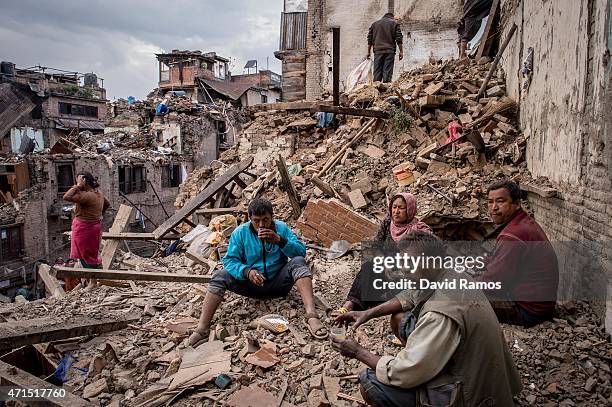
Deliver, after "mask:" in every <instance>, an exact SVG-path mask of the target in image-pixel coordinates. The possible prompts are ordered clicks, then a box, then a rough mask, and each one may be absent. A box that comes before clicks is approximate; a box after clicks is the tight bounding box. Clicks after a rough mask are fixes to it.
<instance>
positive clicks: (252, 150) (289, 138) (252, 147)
mask: <svg viewBox="0 0 612 407" xmlns="http://www.w3.org/2000/svg"><path fill="white" fill-rule="evenodd" d="M295 143H296V135H295V134H294V133H291V134H281V133H280V132H279V131H278V130H274V129H273V128H271V127H264V126H259V125H257V124H254V125H251V126H250V127H249V128H247V129H245V130H243V132H242V133H241V134H240V136H239V138H238V155H239V156H241V157H243V156H247V155H252V156H253V157H254V160H253V167H258V166H261V165H265V164H266V163H268V162H269V161H270V160H271V159H273V158H274V157H276V156H277V155H278V153H281V154H282V156H283V157H285V158H287V157H290V156H291V155H293V153H294V151H295Z"/></svg>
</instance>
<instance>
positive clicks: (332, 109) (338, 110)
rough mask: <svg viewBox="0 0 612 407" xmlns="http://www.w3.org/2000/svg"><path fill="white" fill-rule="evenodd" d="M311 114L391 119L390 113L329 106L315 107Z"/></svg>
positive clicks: (319, 105)
mask: <svg viewBox="0 0 612 407" xmlns="http://www.w3.org/2000/svg"><path fill="white" fill-rule="evenodd" d="M310 112H311V113H317V112H328V113H335V114H345V115H349V116H362V117H375V118H377V119H387V118H389V113H387V112H385V111H382V110H373V109H358V108H355V107H342V106H329V105H321V104H318V105H314V106H313V107H312V109H310Z"/></svg>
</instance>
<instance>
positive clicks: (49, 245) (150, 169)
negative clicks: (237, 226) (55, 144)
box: [23, 154, 193, 261]
mask: <svg viewBox="0 0 612 407" xmlns="http://www.w3.org/2000/svg"><path fill="white" fill-rule="evenodd" d="M69 163H72V164H73V165H74V173H75V174H77V173H79V172H80V171H89V172H91V173H92V174H93V175H94V176H95V177H97V179H98V182H99V183H100V190H101V192H102V193H103V194H104V196H105V197H106V198H107V199H108V200H109V201H110V203H111V209H109V211H108V212H107V213H106V214H105V216H104V230H108V228H109V227H110V226H111V225H112V223H113V220H114V218H115V215H116V212H117V210H118V209H119V206H120V205H121V204H126V205H129V203H128V201H127V200H126V199H124V198H123V197H122V196H121V195H120V194H119V179H118V166H119V165H128V164H130V163H131V164H135V165H138V164H142V165H143V166H144V167H145V170H146V174H147V175H146V177H147V180H148V181H151V184H152V185H153V186H152V185H151V184H149V182H148V181H147V183H146V191H145V192H137V193H131V194H127V195H126V196H127V198H128V199H129V200H130V201H132V202H133V203H134V204H135V205H136V206H137V207H138V208H139V209H140V210H142V212H143V213H145V214H146V215H147V216H148V217H149V218H151V219H152V220H153V221H154V222H155V223H156V224H157V225H159V224H161V223H162V222H163V221H165V220H166V219H167V217H168V216H167V215H166V212H167V213H168V214H169V215H172V214H173V213H174V211H175V208H174V200H175V198H176V195H177V194H178V187H167V188H162V186H161V185H162V171H163V170H162V166H163V165H165V164H163V163H159V164H156V163H154V162H152V161H144V162H142V161H138V160H136V161H134V160H126V161H117V162H112V161H110V162H109V161H107V160H106V159H105V157H104V156H99V157H97V158H87V157H77V156H73V155H62V154H58V155H54V156H38V157H36V158H32V159H31V160H30V165H29V168H30V173H31V177H32V182H33V183H36V184H38V186H37V188H36V189H34V188H33V189H32V190H30V191H28V192H29V194H28V196H27V197H26V198H25V202H26V203H25V205H24V208H25V209H24V211H23V213H24V216H25V219H27V222H25V227H24V243H25V253H26V256H27V258H28V259H39V258H43V259H47V260H48V261H54V260H55V259H56V258H57V257H63V258H67V257H68V256H69V252H70V251H69V249H70V246H69V244H67V242H68V241H67V239H66V238H65V237H64V235H63V233H64V232H66V231H69V230H70V225H71V220H70V214H63V213H61V212H60V211H61V207H62V205H64V204H68V203H66V202H64V201H63V200H62V195H63V193H61V192H59V191H58V183H57V176H58V175H57V169H58V164H69ZM173 163H175V164H180V162H179V161H178V160H177V161H174V162H173ZM109 164H110V165H109ZM184 164H185V169H186V171H187V172H191V171H192V170H193V164H192V163H191V162H190V161H187V162H185V163H184ZM181 172H182V170H181ZM153 188H155V192H154V191H153ZM155 193H157V195H158V196H159V200H158V198H157V197H156V194H155ZM160 200H161V202H162V204H161V205H160ZM162 205H163V207H162ZM54 206H55V208H54ZM164 209H165V210H166V212H165V211H164ZM130 222H131V223H133V224H135V223H136V211H133V214H132V218H131V219H130ZM145 226H146V229H145V231H151V230H153V229H154V228H155V226H154V225H153V224H152V223H151V222H149V221H146V222H145ZM130 230H132V231H143V229H142V228H141V227H139V226H136V227H135V228H130ZM41 231H42V234H41Z"/></svg>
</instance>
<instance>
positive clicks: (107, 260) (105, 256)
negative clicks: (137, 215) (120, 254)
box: [100, 204, 132, 269]
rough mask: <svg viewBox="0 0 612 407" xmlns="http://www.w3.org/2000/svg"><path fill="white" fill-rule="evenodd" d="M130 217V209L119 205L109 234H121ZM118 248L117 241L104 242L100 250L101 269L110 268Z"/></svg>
mask: <svg viewBox="0 0 612 407" xmlns="http://www.w3.org/2000/svg"><path fill="white" fill-rule="evenodd" d="M131 215H132V207H131V206H127V205H123V204H122V205H121V206H120V207H119V210H118V211H117V216H115V220H114V221H113V225H112V226H111V228H110V232H112V233H121V232H123V229H125V227H126V226H127V224H128V222H129V221H130V216H131ZM118 247H119V241H118V240H108V241H106V242H104V247H103V248H102V254H101V255H100V257H102V268H104V269H107V268H109V267H110V265H111V263H112V262H113V259H114V258H115V254H116V253H117V248H118Z"/></svg>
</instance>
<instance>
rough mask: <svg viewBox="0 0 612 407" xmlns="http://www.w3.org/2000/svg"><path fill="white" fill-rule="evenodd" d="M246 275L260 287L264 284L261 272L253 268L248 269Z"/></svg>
mask: <svg viewBox="0 0 612 407" xmlns="http://www.w3.org/2000/svg"><path fill="white" fill-rule="evenodd" d="M247 277H248V278H249V281H250V282H252V283H253V284H255V285H258V286H260V287H261V286H262V285H263V284H264V281H265V279H264V277H263V276H262V275H261V273H260V272H259V271H257V270H254V269H250V270H249V272H248V273H247Z"/></svg>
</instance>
